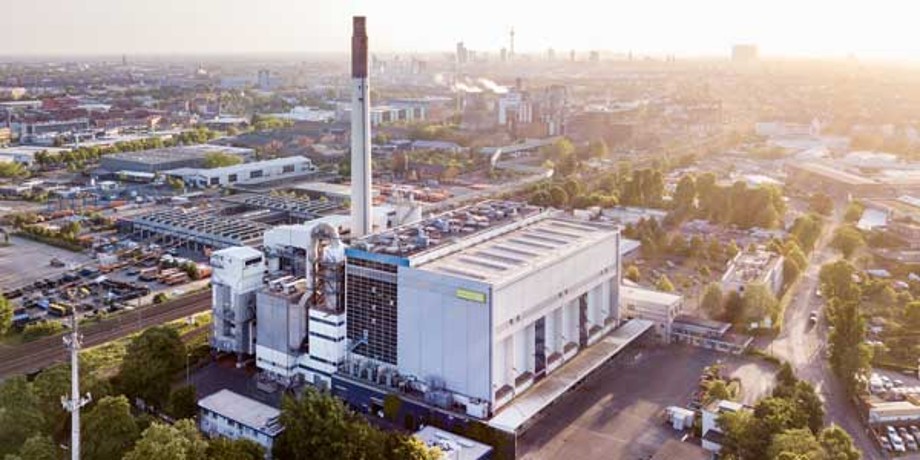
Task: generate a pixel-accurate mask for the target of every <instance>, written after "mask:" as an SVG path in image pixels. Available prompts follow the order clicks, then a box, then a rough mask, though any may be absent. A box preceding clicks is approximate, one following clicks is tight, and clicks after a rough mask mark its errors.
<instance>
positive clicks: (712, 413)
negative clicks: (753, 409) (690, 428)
mask: <svg viewBox="0 0 920 460" xmlns="http://www.w3.org/2000/svg"><path fill="white" fill-rule="evenodd" d="M742 410H746V407H745V406H744V405H743V404H741V403H736V402H733V401H725V400H722V401H715V402H713V403H712V404H709V405H708V406H706V407H703V408H702V412H703V420H702V421H703V429H702V433H703V439H702V441H703V442H702V445H703V449H706V450H708V451H710V452H712V453H714V454H718V453H719V451H721V450H722V444H723V443H724V438H725V434H724V433H723V432H722V429H721V428H719V423H718V422H719V416H721V415H722V414H725V413H730V412H740V411H742Z"/></svg>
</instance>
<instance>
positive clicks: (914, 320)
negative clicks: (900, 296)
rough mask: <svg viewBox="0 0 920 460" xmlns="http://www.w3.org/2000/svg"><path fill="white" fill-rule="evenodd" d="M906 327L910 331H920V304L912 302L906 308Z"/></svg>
mask: <svg viewBox="0 0 920 460" xmlns="http://www.w3.org/2000/svg"><path fill="white" fill-rule="evenodd" d="M904 320H905V321H904V325H905V327H906V328H907V329H908V330H911V331H920V302H918V301H914V302H910V303H908V304H907V305H905V306H904Z"/></svg>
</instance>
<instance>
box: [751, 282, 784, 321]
mask: <svg viewBox="0 0 920 460" xmlns="http://www.w3.org/2000/svg"><path fill="white" fill-rule="evenodd" d="M742 299H743V302H744V307H743V308H744V319H745V320H746V321H761V320H763V319H764V318H766V317H768V316H769V317H773V316H774V315H775V314H776V312H777V307H779V302H778V301H777V300H776V297H774V296H773V293H772V292H770V289H769V288H768V287H767V286H766V285H765V284H763V283H752V284H748V285H747V286H745V287H744V295H743V296H742Z"/></svg>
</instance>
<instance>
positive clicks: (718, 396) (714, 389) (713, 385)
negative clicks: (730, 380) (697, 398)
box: [706, 380, 732, 403]
mask: <svg viewBox="0 0 920 460" xmlns="http://www.w3.org/2000/svg"><path fill="white" fill-rule="evenodd" d="M731 397H732V395H731V392H729V391H728V384H726V383H725V380H713V381H712V382H710V383H709V385H708V386H707V387H706V402H707V403H708V402H712V401H722V400H730V399H731Z"/></svg>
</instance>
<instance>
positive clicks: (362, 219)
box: [351, 16, 373, 238]
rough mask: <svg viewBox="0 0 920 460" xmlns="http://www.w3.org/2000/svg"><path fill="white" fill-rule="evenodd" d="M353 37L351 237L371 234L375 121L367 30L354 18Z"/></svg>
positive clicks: (361, 18) (362, 22)
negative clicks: (370, 82) (369, 75)
mask: <svg viewBox="0 0 920 460" xmlns="http://www.w3.org/2000/svg"><path fill="white" fill-rule="evenodd" d="M352 27H353V30H352V36H351V81H352V97H351V235H352V238H360V237H362V236H364V235H367V234H369V233H371V223H372V222H373V221H372V215H371V206H372V203H371V117H370V88H369V84H368V80H367V67H368V65H367V63H368V60H367V27H366V25H365V18H364V16H355V17H353V18H352Z"/></svg>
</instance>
